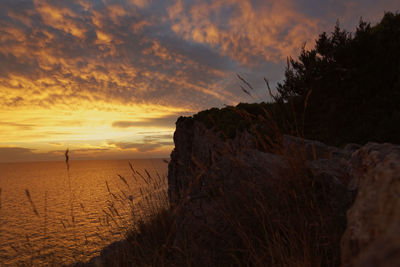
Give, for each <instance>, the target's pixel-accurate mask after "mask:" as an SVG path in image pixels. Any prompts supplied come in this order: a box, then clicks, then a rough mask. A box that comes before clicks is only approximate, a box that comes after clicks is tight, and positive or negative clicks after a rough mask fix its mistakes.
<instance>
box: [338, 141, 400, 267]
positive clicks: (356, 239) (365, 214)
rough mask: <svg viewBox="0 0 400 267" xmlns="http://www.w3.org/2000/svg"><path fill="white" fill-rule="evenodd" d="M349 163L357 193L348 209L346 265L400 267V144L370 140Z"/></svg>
mask: <svg viewBox="0 0 400 267" xmlns="http://www.w3.org/2000/svg"><path fill="white" fill-rule="evenodd" d="M350 164H351V166H352V172H353V180H352V186H353V187H354V188H357V189H358V193H357V198H356V200H355V202H354V205H353V206H352V207H351V208H350V209H349V210H348V212H347V228H346V232H345V233H344V235H343V238H342V248H341V250H342V251H341V256H342V263H343V266H358V267H369V266H380V267H389V266H400V146H394V145H391V144H375V143H368V144H367V145H365V146H363V147H362V148H361V149H359V150H357V151H355V152H354V153H353V154H352V157H351V160H350Z"/></svg>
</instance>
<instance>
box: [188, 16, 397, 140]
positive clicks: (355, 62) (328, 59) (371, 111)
mask: <svg viewBox="0 0 400 267" xmlns="http://www.w3.org/2000/svg"><path fill="white" fill-rule="evenodd" d="M399 47H400V14H398V13H395V14H394V13H386V14H385V16H384V17H383V19H382V20H381V21H380V22H379V23H378V24H377V25H375V26H371V25H370V24H369V23H366V22H364V21H360V23H359V26H358V28H357V29H356V31H355V33H354V34H351V33H349V32H347V31H345V30H343V29H341V28H340V26H339V23H338V24H337V25H336V26H335V28H334V31H333V33H332V34H330V35H329V34H327V33H325V32H324V33H322V34H321V35H320V36H319V38H318V39H317V40H316V43H315V47H314V48H312V49H311V50H306V49H305V48H303V50H302V52H301V54H300V56H299V58H298V60H295V59H292V58H289V59H288V66H287V68H286V70H285V80H284V81H283V82H282V83H279V84H278V86H277V91H278V95H276V96H275V97H274V100H276V101H275V103H274V104H265V103H262V104H260V105H257V104H239V105H238V106H237V107H236V109H234V108H232V107H227V108H224V109H221V110H218V109H210V110H208V111H203V112H200V113H199V114H197V115H195V116H194V118H195V119H199V120H202V121H203V122H205V123H206V125H208V126H211V125H213V126H215V127H216V129H217V130H223V131H224V132H225V133H226V136H227V137H233V136H234V135H235V130H234V129H235V128H238V129H242V128H248V126H249V125H248V124H246V123H248V122H246V121H245V119H243V118H241V117H242V116H241V111H246V112H248V113H250V114H253V115H254V116H255V117H257V116H259V115H260V114H261V115H263V113H265V110H267V111H268V112H269V113H271V114H272V116H273V117H274V119H275V120H276V121H277V122H278V125H279V127H280V128H281V130H282V132H284V133H289V134H299V133H300V134H303V135H304V137H305V138H308V139H314V140H319V141H322V142H324V143H327V144H331V145H342V144H345V143H359V144H364V143H366V142H368V141H375V142H390V143H396V144H399V143H400V105H399V103H400V49H399ZM305 103H306V108H305ZM238 110H239V112H237V111H238Z"/></svg>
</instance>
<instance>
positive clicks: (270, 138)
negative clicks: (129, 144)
mask: <svg viewBox="0 0 400 267" xmlns="http://www.w3.org/2000/svg"><path fill="white" fill-rule="evenodd" d="M243 82H244V81H243ZM245 85H246V86H247V87H248V88H250V89H251V87H250V86H249V85H248V84H245ZM267 85H268V83H267ZM277 106H279V105H277ZM306 106H307V103H305V104H304V107H305V108H306ZM237 112H238V113H239V114H240V115H241V116H242V117H243V118H247V119H249V120H250V121H253V120H254V119H257V120H259V121H261V122H262V123H263V124H264V126H266V127H267V128H268V129H269V132H271V131H272V134H268V135H265V134H263V133H261V132H258V131H257V130H256V129H253V130H254V131H253V132H252V133H253V135H254V136H255V138H256V142H257V143H258V145H259V147H261V148H263V150H268V151H273V153H275V154H279V155H282V156H283V158H284V159H285V160H286V162H287V165H288V166H289V167H288V168H289V170H288V172H287V174H286V177H280V179H279V183H278V184H276V185H274V187H273V188H272V189H271V188H269V189H265V188H258V187H257V185H255V184H253V183H252V180H251V179H243V181H242V184H243V190H241V191H240V192H235V193H233V194H232V193H230V194H222V196H223V197H225V199H224V201H222V202H221V201H218V205H219V211H220V214H221V218H223V221H224V225H225V227H226V231H225V232H224V233H228V234H225V235H223V236H221V235H216V236H218V238H219V239H221V240H220V241H222V242H220V244H223V245H222V246H221V247H204V250H210V251H216V254H215V253H214V255H217V256H218V257H217V259H216V258H215V257H214V258H210V259H203V260H204V262H209V263H212V265H213V266H339V265H340V254H339V252H340V250H339V243H340V238H341V236H342V233H343V231H344V228H345V224H346V221H345V214H344V212H345V211H344V210H338V207H336V206H335V205H333V204H332V203H333V202H332V199H330V195H329V194H328V193H327V192H328V191H329V189H328V188H326V185H324V183H322V182H321V181H319V180H317V179H315V178H314V177H313V175H312V174H311V173H309V172H308V171H307V168H306V156H305V152H304V151H302V150H301V149H300V150H299V151H297V153H293V151H292V152H291V153H288V151H285V149H284V148H283V146H282V145H281V143H280V141H281V140H282V132H281V127H282V126H281V125H279V123H277V122H276V120H275V115H274V114H273V113H271V111H267V110H264V113H265V114H264V116H261V117H260V116H258V117H257V118H253V117H252V115H251V114H249V113H247V112H245V111H243V110H241V111H240V110H238V111H237ZM276 112H279V110H278V111H276ZM284 112H287V110H285V111H284ZM296 117H297V116H295V115H293V118H296ZM294 121H295V124H294V125H291V126H290V127H291V129H292V130H293V132H294V133H297V134H298V135H301V133H302V127H299V126H298V125H297V121H296V120H294ZM300 121H303V122H304V118H302V119H301V120H300ZM66 164H67V170H68V169H69V165H68V154H67V153H66ZM130 168H131V173H132V177H131V178H132V180H131V179H127V177H122V176H119V178H120V180H121V181H122V182H123V184H125V186H126V190H124V191H121V192H112V190H110V188H109V187H108V184H106V186H107V189H108V192H109V195H110V199H111V200H110V202H109V205H108V208H107V209H106V210H104V213H105V214H106V215H107V217H108V218H110V221H111V222H112V223H113V224H115V225H116V226H118V227H119V228H121V229H125V233H126V234H125V236H124V237H125V241H124V243H123V245H122V246H119V247H117V248H116V249H114V250H112V252H111V253H105V254H104V255H103V256H102V261H103V264H104V266H201V264H199V262H196V260H197V258H196V255H195V253H196V252H195V251H193V250H192V249H191V248H192V245H191V244H186V245H184V246H179V247H176V246H175V244H174V239H175V235H176V231H180V229H177V228H176V218H177V217H176V214H177V213H179V212H180V209H181V208H182V206H183V205H187V204H188V203H186V202H185V201H186V200H184V199H183V200H182V202H181V203H180V204H179V205H176V206H175V207H174V208H171V207H170V205H169V201H168V196H167V179H166V177H165V176H160V175H158V174H156V175H155V177H152V176H151V175H150V174H149V172H148V171H147V170H145V171H144V173H141V172H139V171H137V170H135V168H134V167H133V166H132V165H130ZM68 175H69V173H68ZM250 178H251V177H250ZM69 179H70V178H69ZM131 183H133V184H137V185H140V187H139V189H132V188H131V186H130V184H131ZM137 190H138V191H139V195H140V197H139V199H140V201H139V202H135V203H133V201H132V196H134V195H135V194H136V193H137ZM127 192H130V193H127ZM27 196H28V199H29V192H28V191H27ZM71 196H72V193H71ZM71 198H72V197H71ZM71 201H72V200H71ZM30 203H31V205H32V208H33V209H34V210H35V208H34V204H33V202H32V201H31V200H30ZM221 203H222V204H221ZM189 205H190V204H189ZM117 207H124V208H127V209H130V210H131V212H132V220H126V218H124V217H122V216H120V214H121V212H120V211H119V210H118V209H117ZM71 217H72V221H74V214H73V205H71ZM208 230H209V233H213V231H214V232H215V229H208Z"/></svg>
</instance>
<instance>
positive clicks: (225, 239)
mask: <svg viewBox="0 0 400 267" xmlns="http://www.w3.org/2000/svg"><path fill="white" fill-rule="evenodd" d="M174 142H175V149H174V151H173V152H172V154H171V161H170V163H169V167H168V168H169V170H168V195H169V200H170V204H171V206H172V207H173V208H174V210H175V215H174V216H175V217H174V218H175V228H176V231H175V236H174V237H173V248H174V249H175V251H178V253H177V255H178V256H179V255H185V257H187V258H185V259H184V261H183V262H185V263H186V264H190V265H191V266H231V265H232V262H233V261H232V259H238V260H239V261H240V260H243V258H240V259H239V258H237V255H241V256H243V253H242V254H240V253H241V252H240V251H239V252H240V253H239V254H238V253H237V251H233V250H232V247H234V245H235V244H236V243H238V242H242V243H243V242H247V243H248V244H249V246H250V248H252V249H255V251H254V253H255V254H257V253H258V251H263V250H265V249H264V248H263V247H261V248H260V244H261V243H260V242H259V243H257V242H258V240H259V239H261V238H262V237H260V236H251V235H246V234H247V233H246V234H244V233H243V232H241V229H244V228H243V227H247V228H246V229H253V228H254V229H255V231H254V233H259V232H260V231H258V230H260V228H261V232H262V231H263V230H265V229H262V226H263V223H264V224H265V223H266V222H269V223H271V225H272V226H271V227H272V228H271V229H275V228H273V227H274V225H273V224H276V225H277V226H278V228H277V229H280V228H279V227H280V225H286V226H291V225H296V224H299V225H301V223H298V222H297V221H302V220H303V221H305V222H304V225H303V226H305V227H306V228H307V229H310V230H309V232H305V233H306V234H307V236H312V235H313V234H314V233H316V232H319V233H321V232H322V234H320V235H321V236H322V237H321V238H322V239H320V240H319V241H320V242H321V244H320V246H319V247H317V248H316V249H320V250H324V251H325V252H326V253H325V254H323V255H326V257H324V258H322V259H315V262H314V261H313V259H311V260H310V262H309V265H311V266H339V265H341V266H355V267H367V266H388V267H389V266H400V238H399V236H400V146H396V145H392V144H375V143H368V144H366V145H365V146H359V145H355V144H348V145H346V146H345V147H344V148H340V149H339V148H336V147H332V146H327V145H325V144H323V143H321V142H317V141H312V140H304V139H300V138H296V137H293V136H283V137H282V138H281V140H280V142H279V143H278V144H277V145H276V146H275V147H270V150H265V149H260V146H259V144H260V142H259V140H256V137H255V136H254V135H252V134H249V133H248V132H246V131H242V132H237V133H236V135H235V137H234V138H232V139H226V138H225V137H224V136H221V134H220V133H218V132H215V131H214V130H213V129H208V128H207V127H206V126H205V125H204V124H203V123H201V122H200V121H197V120H194V119H192V118H180V119H179V120H178V121H177V124H176V131H175V134H174ZM299 188H300V189H302V190H303V191H304V192H303V195H301V194H300V195H297V194H299V193H301V190H300V191H297V192H296V190H297V189H299ZM307 190H312V191H307ZM310 192H312V194H313V196H312V197H310V196H309V193H310ZM292 194H293V196H291V197H288V196H289V195H292ZM287 201H289V204H285V203H284V202H287ZM290 201H295V202H293V203H294V204H295V205H298V207H300V208H301V205H302V203H303V202H304V203H305V204H307V205H308V204H310V206H311V208H310V209H307V208H305V209H302V210H300V213H296V215H291V214H285V213H290V212H294V213H295V212H299V211H298V210H297V209H296V208H293V209H292V210H291V206H290V205H291V204H290V203H291V202H290ZM260 202H262V203H261V204H262V205H260ZM282 203H283V204H282ZM285 205H286V206H285ZM256 207H258V208H260V207H261V208H262V209H264V210H263V211H261V212H256V213H254V212H253V210H254V209H255V208H256ZM309 210H319V211H318V213H317V215H319V216H324V217H325V218H314V217H313V214H312V213H310V214H302V212H303V211H309ZM254 216H259V218H256V219H255V218H254ZM296 216H297V217H296ZM260 222H261V223H260ZM286 226H285V227H286ZM282 229H285V228H282ZM299 229H300V230H302V231H303V230H304V229H305V228H304V227H303V228H301V227H300V228H299ZM294 230H295V228H293V229H291V231H292V233H293V232H294V233H296V232H295V231H294ZM257 231H258V232H257ZM265 231H266V232H268V230H265ZM324 231H325V232H326V235H330V234H332V233H330V232H329V231H332V232H334V234H332V236H335V235H338V238H336V239H335V238H333V239H332V238H330V239H329V238H326V239H324ZM250 232H251V231H250ZM307 236H306V237H307ZM248 237H251V239H246V238H248ZM289 238H292V237H289ZM293 238H296V237H295V236H293ZM271 242H273V241H271ZM286 242H287V243H288V244H291V241H290V240H286ZM271 244H273V243H271ZM272 246H273V245H272ZM257 249H259V250H258V251H257ZM260 249H261V250H260ZM283 249H285V248H283ZM312 249H313V247H311V251H312ZM235 253H236V254H235ZM251 253H253V252H252V251H251V249H249V253H248V254H251ZM128 254H129V246H128V245H127V242H126V241H120V242H115V243H113V244H111V245H110V246H108V247H106V248H104V249H103V250H102V251H101V253H100V256H99V257H95V258H93V259H91V260H90V261H89V262H87V263H77V264H76V265H75V266H126V264H127V261H126V260H125V261H120V259H124V257H125V256H126V255H128ZM231 254H232V255H233V256H232V257H231V258H230V259H229V260H230V261H226V259H225V258H224V257H225V256H226V255H231ZM124 255H125V256H124ZM252 256H254V255H245V257H249V258H251V257H252ZM300 256H301V255H300ZM235 257H236V258H235ZM256 257H259V260H260V261H259V262H258V263H257V264H254V263H248V264H247V265H249V266H253V265H260V266H263V263H265V262H268V261H267V258H266V256H265V255H256ZM340 259H341V260H340ZM119 262H124V264H119ZM177 262H179V261H177ZM243 262H246V261H242V263H243ZM269 262H271V261H269ZM293 264H294V265H293ZM132 265H133V266H134V265H135V264H134V263H132ZM289 266H297V265H296V264H295V263H292V264H291V265H290V264H289Z"/></svg>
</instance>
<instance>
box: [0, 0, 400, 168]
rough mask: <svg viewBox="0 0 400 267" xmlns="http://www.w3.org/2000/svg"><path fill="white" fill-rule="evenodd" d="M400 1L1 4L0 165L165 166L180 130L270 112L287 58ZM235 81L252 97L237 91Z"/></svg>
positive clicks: (51, 0)
mask: <svg viewBox="0 0 400 267" xmlns="http://www.w3.org/2000/svg"><path fill="white" fill-rule="evenodd" d="M399 9H400V4H399V2H398V0H382V1H376V0H336V1H335V0H264V1H261V0H260V1H258V0H254V1H251V0H215V1H206V0H203V1H195V0H192V1H190V0H188V1H183V0H182V1H181V0H170V1H159V0H126V1H122V0H120V1H118V0H114V1H111V0H86V1H84V0H64V1H61V0H60V1H57V0H1V1H0V109H1V113H0V162H5V161H32V160H62V159H63V153H64V151H65V149H66V148H69V149H70V150H71V158H72V159H107V158H110V159H111V158H148V157H168V156H169V154H170V152H171V150H172V148H173V140H172V135H173V132H174V130H175V121H176V118H177V117H179V116H181V115H190V114H193V113H195V112H197V111H199V110H202V109H207V108H211V107H223V106H224V104H226V105H235V104H237V103H239V102H255V101H268V100H269V98H268V96H267V93H266V90H265V84H264V82H263V77H266V78H268V79H269V80H270V82H271V85H272V86H273V87H274V86H275V85H276V82H278V81H282V79H283V74H284V67H285V64H286V58H287V56H293V57H296V55H298V53H299V51H300V49H301V47H302V45H303V44H304V43H306V44H307V47H311V46H313V44H314V40H315V38H316V37H317V36H318V34H319V33H321V32H323V31H327V32H331V31H332V30H333V26H334V25H335V23H336V21H337V19H339V21H340V25H341V26H342V27H343V28H345V29H347V30H350V31H353V30H354V29H355V27H356V25H357V24H358V21H359V19H360V17H362V18H363V19H364V20H366V21H370V22H372V23H376V22H378V21H379V20H380V19H381V18H382V16H383V14H384V11H392V12H395V11H398V10H399ZM236 74H240V75H241V76H243V77H245V78H246V79H247V80H248V81H250V82H251V83H252V85H253V86H254V87H255V91H254V93H253V97H250V96H247V95H246V94H244V93H243V92H242V91H241V89H240V80H239V79H238V78H237V76H236Z"/></svg>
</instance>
